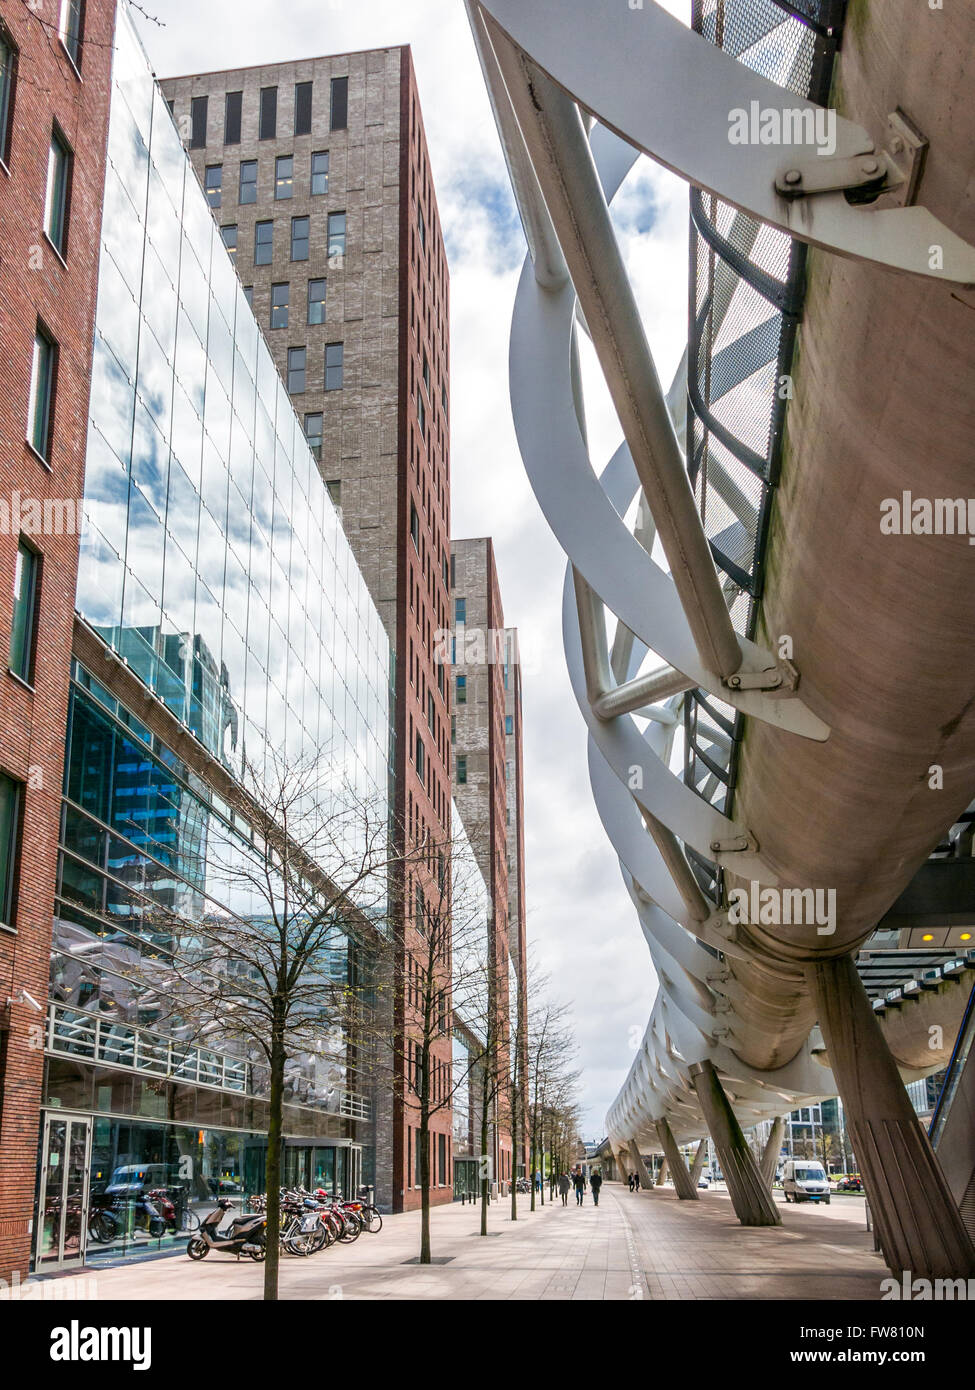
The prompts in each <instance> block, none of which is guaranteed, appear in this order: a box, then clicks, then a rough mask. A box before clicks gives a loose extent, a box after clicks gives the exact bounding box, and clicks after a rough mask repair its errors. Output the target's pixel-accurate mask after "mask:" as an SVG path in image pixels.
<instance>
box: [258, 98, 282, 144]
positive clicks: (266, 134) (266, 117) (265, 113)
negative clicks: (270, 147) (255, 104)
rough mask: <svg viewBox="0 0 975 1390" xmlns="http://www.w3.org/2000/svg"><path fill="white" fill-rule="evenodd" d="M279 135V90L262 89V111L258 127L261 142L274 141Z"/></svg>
mask: <svg viewBox="0 0 975 1390" xmlns="http://www.w3.org/2000/svg"><path fill="white" fill-rule="evenodd" d="M277 133H278V89H277V87H262V88H261V111H260V119H259V121H258V126H257V138H258V139H259V140H273V139H274V137H275V136H276V135H277Z"/></svg>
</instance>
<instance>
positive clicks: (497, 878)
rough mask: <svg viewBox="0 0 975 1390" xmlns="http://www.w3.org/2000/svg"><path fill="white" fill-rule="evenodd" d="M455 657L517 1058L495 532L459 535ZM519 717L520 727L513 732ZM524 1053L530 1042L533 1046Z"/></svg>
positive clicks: (508, 645) (459, 769)
mask: <svg viewBox="0 0 975 1390" xmlns="http://www.w3.org/2000/svg"><path fill="white" fill-rule="evenodd" d="M450 580H451V603H452V608H453V613H452V617H453V629H454V634H455V636H454V664H453V670H452V673H451V674H452V685H453V691H452V695H453V706H452V708H453V714H454V719H453V726H452V737H453V742H454V798H455V800H456V802H457V808H458V810H459V812H460V814H461V816H462V818H463V821H464V824H465V826H466V827H467V830H468V834H469V835H470V839H471V844H472V846H473V849H474V853H475V855H476V857H477V861H478V865H479V867H480V869H481V873H482V874H483V876H484V881H485V883H486V884H487V887H488V892H489V894H490V898H491V916H490V934H489V942H490V950H491V965H492V971H493V974H494V979H495V980H496V982H497V994H498V1001H497V1007H498V1013H499V1015H500V1019H501V1032H502V1036H503V1037H504V1038H505V1045H504V1049H503V1050H504V1052H505V1054H506V1055H505V1059H504V1065H505V1066H509V1067H510V1063H511V1060H512V1059H511V1057H510V1053H509V1049H510V1047H511V1045H512V1044H513V1037H512V1035H513V1032H514V1028H515V1021H516V1019H517V1017H518V1011H519V1009H520V1008H524V1003H525V981H524V971H525V920H524V832H523V828H522V807H523V787H522V781H521V776H522V767H521V675H520V669H519V666H518V639H517V631H516V629H514V628H505V626H504V611H503V608H502V604H501V588H500V584H499V580H498V572H497V565H496V563H495V558H494V546H493V543H492V541H491V539H490V538H489V537H479V538H477V539H472V540H454V541H452V542H451V576H450ZM509 727H510V733H509V732H508V730H509ZM523 1056H524V1051H523ZM507 1104H508V1097H507V1096H505V1097H503V1098H502V1099H501V1104H500V1107H499V1116H498V1121H499V1122H498V1125H497V1137H496V1140H495V1145H496V1152H495V1165H496V1166H495V1172H496V1175H497V1177H498V1178H499V1179H500V1181H502V1182H507V1181H508V1180H509V1179H510V1178H511V1177H512V1176H517V1175H518V1174H517V1169H518V1168H519V1167H521V1166H523V1165H524V1163H525V1157H524V1149H523V1144H522V1142H521V1141H522V1139H523V1136H524V1125H523V1122H522V1123H521V1124H519V1131H520V1136H519V1145H518V1147H519V1157H518V1159H517V1162H516V1163H515V1164H514V1165H513V1163H512V1156H511V1151H512V1142H511V1131H510V1117H509V1116H506V1107H507Z"/></svg>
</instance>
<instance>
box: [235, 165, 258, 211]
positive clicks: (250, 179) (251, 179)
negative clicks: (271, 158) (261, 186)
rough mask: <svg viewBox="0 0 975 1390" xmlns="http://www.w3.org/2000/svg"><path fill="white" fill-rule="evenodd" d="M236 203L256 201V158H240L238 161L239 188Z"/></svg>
mask: <svg viewBox="0 0 975 1390" xmlns="http://www.w3.org/2000/svg"><path fill="white" fill-rule="evenodd" d="M237 201H238V203H256V202H257V160H256V159H242V160H241V161H240V188H239V190H238V193H237Z"/></svg>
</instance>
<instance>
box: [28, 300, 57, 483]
mask: <svg viewBox="0 0 975 1390" xmlns="http://www.w3.org/2000/svg"><path fill="white" fill-rule="evenodd" d="M56 363H57V346H56V344H55V343H54V341H53V339H51V338H49V337H48V336H47V334H46V333H45V332H44V330H43V329H42V328H41V326H40V324H38V325H37V329H36V331H35V333H34V360H33V364H32V366H31V374H30V403H29V408H28V413H27V439H28V441H29V442H30V444H31V445H33V447H34V449H35V451H36V452H37V453H38V454H40V456H41V458H42V459H44V460H45V461H47V459H48V452H49V449H50V444H51V419H52V416H53V413H54V373H55V367H56Z"/></svg>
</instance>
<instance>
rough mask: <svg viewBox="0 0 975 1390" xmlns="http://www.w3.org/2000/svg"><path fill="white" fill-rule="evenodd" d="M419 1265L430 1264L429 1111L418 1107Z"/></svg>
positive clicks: (423, 1106) (423, 1107) (422, 1106)
mask: <svg viewBox="0 0 975 1390" xmlns="http://www.w3.org/2000/svg"><path fill="white" fill-rule="evenodd" d="M419 1139H420V1264H421V1265H428V1264H429V1263H430V1111H429V1107H428V1106H426V1105H421V1107H420V1134H419Z"/></svg>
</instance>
